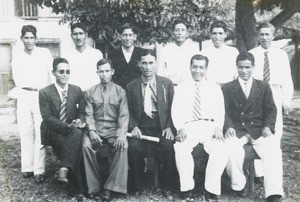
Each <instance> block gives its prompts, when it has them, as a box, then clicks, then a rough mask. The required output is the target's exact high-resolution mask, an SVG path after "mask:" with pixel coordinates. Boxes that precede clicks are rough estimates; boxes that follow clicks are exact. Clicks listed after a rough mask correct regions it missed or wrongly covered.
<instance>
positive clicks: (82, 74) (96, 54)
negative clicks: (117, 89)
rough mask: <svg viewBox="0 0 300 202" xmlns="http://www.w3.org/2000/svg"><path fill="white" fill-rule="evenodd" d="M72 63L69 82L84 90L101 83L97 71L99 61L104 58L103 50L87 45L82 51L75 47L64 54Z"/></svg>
mask: <svg viewBox="0 0 300 202" xmlns="http://www.w3.org/2000/svg"><path fill="white" fill-rule="evenodd" d="M63 57H64V58H66V59H67V60H68V61H69V64H70V70H71V73H70V79H69V83H70V84H74V85H77V86H79V87H80V88H81V89H82V90H83V91H86V90H87V89H89V88H90V87H92V86H94V85H97V84H98V83H100V79H99V76H98V74H97V73H96V71H97V62H98V61H99V60H100V59H102V58H103V55H102V53H101V51H99V50H98V49H94V48H92V47H89V46H87V47H86V48H85V50H84V51H83V52H82V53H81V52H79V51H77V50H76V49H75V48H73V49H71V50H70V51H69V52H67V53H66V54H65V55H64V56H63Z"/></svg>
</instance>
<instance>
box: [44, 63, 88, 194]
mask: <svg viewBox="0 0 300 202" xmlns="http://www.w3.org/2000/svg"><path fill="white" fill-rule="evenodd" d="M52 73H53V75H54V77H55V79H56V82H55V83H54V84H51V85H50V86H47V87H45V88H43V89H41V90H40V92H39V103H40V110H41V114H42V118H43V122H42V124H41V134H42V144H43V145H48V146H51V147H52V148H53V151H54V153H55V154H56V155H57V156H58V158H59V159H60V161H61V168H60V169H59V171H58V173H57V177H58V180H59V181H61V182H63V183H66V184H68V189H69V192H70V194H71V195H74V194H76V193H77V194H78V198H82V197H83V195H82V193H83V192H84V183H85V182H84V175H83V173H82V172H83V171H82V169H81V168H82V166H83V165H82V164H81V163H82V136H83V132H82V130H80V128H82V126H84V124H83V121H84V109H85V104H84V96H83V93H82V91H81V89H80V88H79V87H77V86H74V85H71V84H68V80H69V76H70V67H69V62H68V61H67V60H66V59H64V58H56V59H54V60H53V70H52Z"/></svg>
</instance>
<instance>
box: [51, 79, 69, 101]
mask: <svg viewBox="0 0 300 202" xmlns="http://www.w3.org/2000/svg"><path fill="white" fill-rule="evenodd" d="M54 85H55V87H56V90H57V92H58V94H59V97H60V100H61V101H63V96H62V91H66V92H67V96H66V97H68V87H69V84H67V85H66V87H65V88H61V87H60V86H59V85H58V84H57V83H56V82H55V83H54Z"/></svg>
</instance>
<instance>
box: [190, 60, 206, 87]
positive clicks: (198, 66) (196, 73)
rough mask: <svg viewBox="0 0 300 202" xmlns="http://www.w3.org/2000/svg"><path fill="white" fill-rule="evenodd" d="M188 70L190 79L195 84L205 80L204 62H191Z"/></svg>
mask: <svg viewBox="0 0 300 202" xmlns="http://www.w3.org/2000/svg"><path fill="white" fill-rule="evenodd" d="M190 68H191V74H192V77H193V79H194V80H195V81H196V82H199V81H201V80H202V79H204V78H205V76H206V72H207V67H206V61H205V60H193V61H192V64H191V67H190Z"/></svg>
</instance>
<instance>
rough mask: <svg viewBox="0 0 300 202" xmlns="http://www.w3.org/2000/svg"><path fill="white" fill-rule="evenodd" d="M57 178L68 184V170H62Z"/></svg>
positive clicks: (57, 174)
mask: <svg viewBox="0 0 300 202" xmlns="http://www.w3.org/2000/svg"><path fill="white" fill-rule="evenodd" d="M55 176H56V178H57V180H58V181H60V182H62V183H64V184H68V182H69V181H68V169H67V168H60V169H59V170H58V172H57V173H56V175H55Z"/></svg>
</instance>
